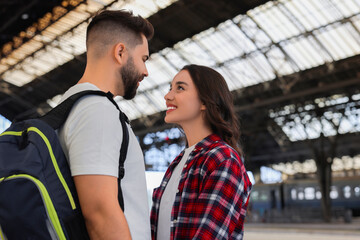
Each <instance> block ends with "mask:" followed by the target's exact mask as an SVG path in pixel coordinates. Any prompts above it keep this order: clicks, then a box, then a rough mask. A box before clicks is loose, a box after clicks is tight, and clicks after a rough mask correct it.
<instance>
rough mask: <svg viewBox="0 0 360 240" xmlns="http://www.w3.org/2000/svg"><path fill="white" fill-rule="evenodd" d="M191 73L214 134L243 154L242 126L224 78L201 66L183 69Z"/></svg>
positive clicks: (192, 65)
mask: <svg viewBox="0 0 360 240" xmlns="http://www.w3.org/2000/svg"><path fill="white" fill-rule="evenodd" d="M182 70H186V71H188V72H189V74H190V76H191V79H192V80H193V82H194V84H195V86H196V89H197V91H198V94H199V97H200V101H201V102H202V103H203V104H205V106H206V110H205V120H206V121H207V122H208V123H209V124H210V126H211V129H212V131H213V132H214V133H216V134H218V135H219V136H220V137H221V138H222V139H223V140H224V141H225V142H226V143H228V144H229V145H230V146H231V147H233V148H234V149H235V150H236V151H237V152H238V153H239V154H240V155H242V154H243V152H242V149H241V146H240V144H239V142H238V141H239V138H240V124H239V120H238V118H237V116H236V114H235V111H234V102H233V97H232V94H231V92H230V90H229V88H228V85H227V84H226V81H225V79H224V77H223V76H222V75H221V74H220V73H218V72H217V71H215V70H214V69H212V68H209V67H205V66H200V65H195V64H191V65H186V66H184V67H183V68H182Z"/></svg>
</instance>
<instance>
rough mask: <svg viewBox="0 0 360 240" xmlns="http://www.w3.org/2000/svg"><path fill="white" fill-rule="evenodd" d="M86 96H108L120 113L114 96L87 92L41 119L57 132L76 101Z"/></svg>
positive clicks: (71, 97) (76, 95)
mask: <svg viewBox="0 0 360 240" xmlns="http://www.w3.org/2000/svg"><path fill="white" fill-rule="evenodd" d="M86 95H98V96H106V97H107V98H108V99H109V100H110V101H111V102H112V103H113V104H114V105H115V106H116V108H117V109H118V110H119V111H120V109H119V106H118V105H117V104H116V103H115V101H114V99H113V95H112V94H111V93H110V92H108V93H105V92H102V91H99V90H86V91H82V92H78V93H76V94H74V95H71V96H70V97H68V98H67V99H65V100H64V101H63V102H62V103H60V104H59V105H57V106H56V107H55V108H53V109H52V110H51V111H49V112H48V113H47V114H45V115H44V116H42V117H40V118H39V119H40V120H42V121H44V122H46V123H47V124H49V125H50V126H51V127H52V128H53V129H55V130H56V129H58V128H60V127H61V125H63V124H64V122H65V121H66V119H67V117H68V115H69V113H70V111H71V108H72V107H73V105H74V104H75V103H76V101H77V100H79V99H80V98H82V97H84V96H86Z"/></svg>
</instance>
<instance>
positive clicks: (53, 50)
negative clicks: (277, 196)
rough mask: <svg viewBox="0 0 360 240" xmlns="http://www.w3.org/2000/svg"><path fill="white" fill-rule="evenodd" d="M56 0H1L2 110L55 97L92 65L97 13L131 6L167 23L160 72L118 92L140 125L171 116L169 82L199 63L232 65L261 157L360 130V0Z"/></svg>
mask: <svg viewBox="0 0 360 240" xmlns="http://www.w3.org/2000/svg"><path fill="white" fill-rule="evenodd" d="M47 2H48V3H46V4H44V2H43V1H36V0H33V1H20V0H19V1H5V2H1V3H0V4H1V5H2V6H1V9H2V12H1V13H0V16H1V18H0V21H1V22H2V24H1V25H2V27H1V28H0V40H1V42H0V44H1V46H0V49H1V60H0V78H1V80H0V114H1V115H3V116H5V117H6V118H8V119H10V120H12V119H13V118H14V117H15V116H19V115H22V116H36V115H39V114H43V113H44V112H47V111H48V110H49V109H50V108H51V107H53V106H54V105H55V104H56V103H57V101H58V100H59V98H60V96H61V94H63V93H64V92H65V91H66V90H67V89H68V88H69V87H70V86H71V85H73V84H75V83H76V82H77V81H78V80H79V79H80V77H81V74H82V72H83V69H84V67H85V62H86V56H85V30H86V26H87V23H88V21H89V19H90V17H91V15H92V14H93V13H95V12H96V11H98V10H101V9H105V8H109V9H120V8H126V9H131V10H133V11H134V12H135V13H138V14H141V15H142V16H143V17H146V18H148V20H149V21H150V22H151V23H152V24H153V25H154V28H155V36H154V38H153V39H152V40H151V41H150V43H149V44H150V53H151V59H150V60H149V61H148V64H147V67H148V70H149V73H150V75H149V77H147V78H146V79H145V80H144V81H143V82H142V83H141V85H140V87H139V90H138V94H137V96H136V97H135V98H134V99H133V100H131V101H125V100H122V99H121V98H120V99H118V101H119V104H120V107H121V108H122V109H123V110H124V112H126V113H127V115H128V116H129V117H130V119H131V120H132V121H133V129H134V130H135V132H137V133H139V134H144V133H146V132H148V131H154V130H157V129H162V128H163V127H164V122H163V120H162V119H163V115H164V110H165V107H166V106H165V102H164V100H163V96H164V95H165V94H166V93H167V91H168V89H169V83H170V81H171V80H172V78H173V76H174V75H175V74H176V73H177V72H178V71H179V69H181V68H182V67H183V66H184V65H186V64H189V63H195V64H202V65H207V66H209V67H212V68H214V69H216V70H218V71H219V72H220V73H221V74H223V75H224V77H225V79H226V80H227V83H228V85H229V87H230V89H231V90H232V91H233V93H234V96H235V103H236V107H237V111H238V113H239V115H240V116H241V118H242V124H243V126H244V131H243V132H244V136H245V139H244V141H245V142H252V143H250V145H251V146H250V145H248V144H249V143H245V145H246V147H247V149H249V151H250V152H255V153H254V154H252V158H253V159H254V160H257V161H259V162H261V161H263V159H265V160H266V161H275V162H276V161H280V160H279V159H283V160H284V161H285V159H293V158H306V156H308V155H311V153H310V152H311V149H310V148H308V147H305V146H303V145H306V143H305V142H304V141H306V140H310V141H311V140H312V139H319V138H320V137H321V136H325V137H331V136H335V135H336V134H337V133H340V134H342V135H349V136H351V137H354V138H355V139H357V137H358V132H359V131H360V124H359V122H360V110H359V104H360V90H359V86H360V76H359V75H360V73H359V66H360V64H359V63H360V60H359V59H360V57H359V53H360V32H359V31H360V2H359V1H357V0H347V1H343V0H322V1H311V0H279V1H265V0H263V1H262V0H241V1H240V0H226V1H215V0H194V1H190V0H179V1H175V0H158V1H157V0H152V1H131V0H129V1H111V0H88V1H80V0H78V1H75V0H73V1H47ZM19 6H21V7H19ZM5 10H6V11H5ZM35 12H36V14H37V15H36V14H35ZM35 15H36V16H35ZM19 19H20V20H21V19H22V20H21V23H20V22H19V21H20V20H19ZM27 19H28V21H26V20H27ZM15 26H16V28H15ZM9 29H11V30H12V32H9ZM262 142H263V143H262ZM293 142H298V144H296V145H294V144H292V143H293ZM357 142H360V141H357ZM340 144H342V143H340ZM258 148H259V149H258ZM285 148H286V149H288V151H285V150H284V149H285ZM264 149H266V151H265V152H264V153H261V150H264ZM356 149H360V147H359V144H357V143H356V142H355V143H351V144H350V145H349V146H345V144H344V149H343V150H342V151H343V153H342V154H355V153H356V152H357V151H360V150H356ZM290 150H291V151H290ZM290 152H291V154H290ZM271 153H272V154H273V155H272V157H269V156H268V155H269V154H271ZM275 153H276V154H277V155H276V156H277V157H278V159H276V158H275V157H274V156H275ZM289 154H290V155H289ZM295 155H296V156H295ZM265 160H264V161H265Z"/></svg>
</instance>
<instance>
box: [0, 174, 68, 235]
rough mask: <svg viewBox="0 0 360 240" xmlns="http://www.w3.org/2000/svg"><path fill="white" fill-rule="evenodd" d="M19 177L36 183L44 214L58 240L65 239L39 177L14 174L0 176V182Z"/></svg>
mask: <svg viewBox="0 0 360 240" xmlns="http://www.w3.org/2000/svg"><path fill="white" fill-rule="evenodd" d="M19 178H25V179H28V180H30V181H32V182H33V183H34V184H35V185H36V187H37V188H38V190H39V192H40V195H41V198H42V200H43V203H44V205H45V210H46V214H47V216H48V218H49V219H50V223H51V225H52V227H53V229H54V230H55V232H56V234H57V237H58V238H59V239H60V240H65V239H66V237H65V234H64V232H63V230H62V227H61V224H60V221H59V217H58V215H57V213H56V210H55V207H54V205H53V203H52V201H51V198H50V196H49V193H48V191H47V190H46V187H45V186H44V184H43V183H42V182H41V181H40V180H39V179H36V178H34V177H33V176H30V175H28V174H15V175H11V176H9V177H2V178H0V182H2V181H9V180H12V179H19Z"/></svg>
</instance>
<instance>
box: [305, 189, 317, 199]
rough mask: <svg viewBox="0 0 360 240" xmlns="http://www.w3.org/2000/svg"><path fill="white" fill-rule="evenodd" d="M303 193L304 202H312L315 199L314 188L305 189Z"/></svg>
mask: <svg viewBox="0 0 360 240" xmlns="http://www.w3.org/2000/svg"><path fill="white" fill-rule="evenodd" d="M304 192H305V199H306V200H313V199H315V188H313V187H306V188H305V189H304Z"/></svg>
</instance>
